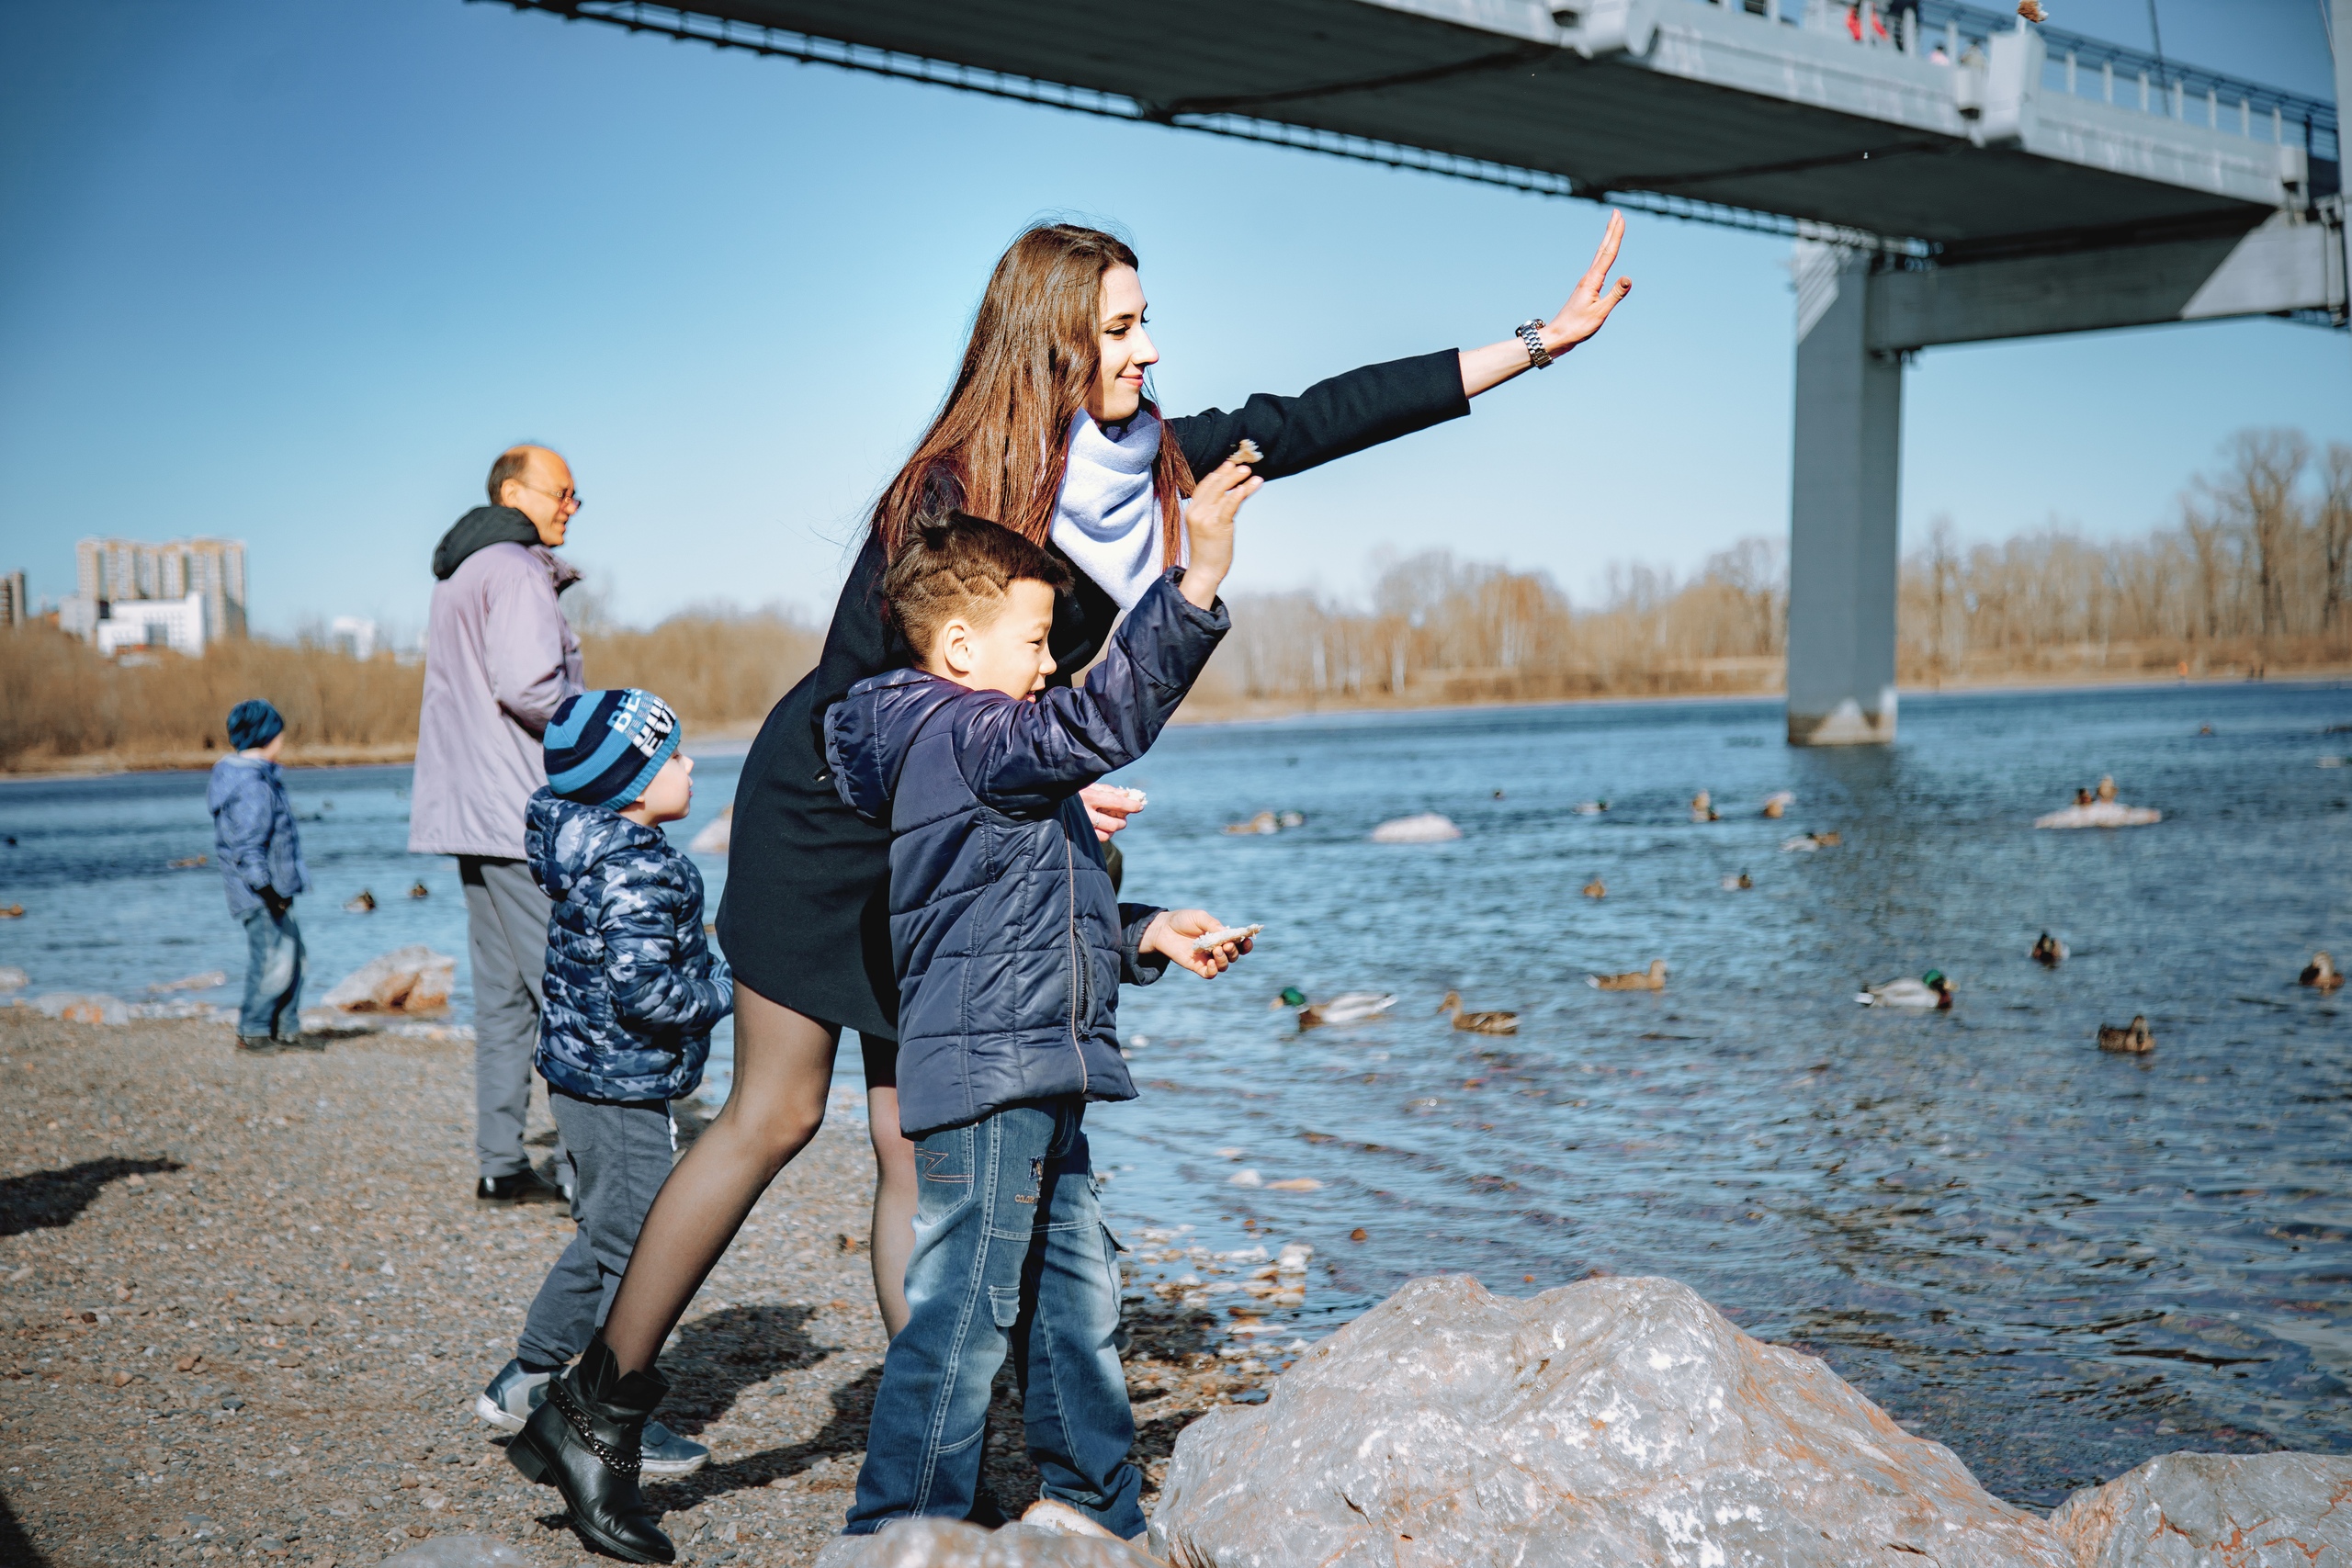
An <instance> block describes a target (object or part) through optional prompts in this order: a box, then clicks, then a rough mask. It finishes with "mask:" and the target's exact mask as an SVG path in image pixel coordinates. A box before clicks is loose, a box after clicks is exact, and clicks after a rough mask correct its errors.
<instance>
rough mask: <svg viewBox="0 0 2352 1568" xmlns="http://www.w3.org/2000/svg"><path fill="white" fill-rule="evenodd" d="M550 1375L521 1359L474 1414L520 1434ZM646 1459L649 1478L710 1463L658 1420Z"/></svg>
mask: <svg viewBox="0 0 2352 1568" xmlns="http://www.w3.org/2000/svg"><path fill="white" fill-rule="evenodd" d="M550 1375H551V1374H549V1373H547V1372H532V1371H524V1370H523V1363H522V1362H521V1360H519V1359H517V1360H513V1361H509V1362H507V1363H506V1364H505V1365H504V1366H503V1367H501V1368H500V1369H499V1370H498V1375H497V1376H496V1377H494V1378H492V1379H491V1380H490V1386H489V1387H488V1388H486V1389H483V1390H482V1391H481V1393H479V1394H477V1395H476V1396H475V1397H474V1414H475V1415H477V1416H481V1418H482V1419H483V1420H485V1421H487V1422H489V1423H490V1424H491V1425H492V1426H493V1427H499V1428H500V1429H501V1430H503V1431H508V1432H519V1431H521V1430H522V1429H523V1427H524V1426H525V1424H526V1423H527V1422H528V1421H529V1420H530V1419H531V1412H533V1411H534V1410H537V1408H538V1407H539V1406H540V1405H541V1404H543V1403H545V1402H546V1400H547V1396H548V1378H549V1376H550ZM644 1459H645V1473H646V1474H648V1475H692V1474H693V1473H694V1472H695V1471H697V1470H700V1469H701V1468H702V1467H703V1466H704V1465H706V1464H707V1463H709V1462H710V1450H708V1449H707V1448H705V1447H703V1445H702V1444H700V1443H697V1442H695V1441H693V1440H692V1439H691V1438H682V1437H680V1436H678V1434H677V1433H675V1432H673V1431H672V1430H670V1428H669V1427H664V1426H663V1425H662V1423H661V1422H659V1421H648V1422H647V1423H646V1424H645V1438H644Z"/></svg>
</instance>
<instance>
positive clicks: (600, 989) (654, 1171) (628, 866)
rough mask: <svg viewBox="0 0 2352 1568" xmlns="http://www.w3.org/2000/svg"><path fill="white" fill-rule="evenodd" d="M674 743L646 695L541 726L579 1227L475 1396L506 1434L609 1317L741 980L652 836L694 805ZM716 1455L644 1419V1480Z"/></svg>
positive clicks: (543, 1047)
mask: <svg viewBox="0 0 2352 1568" xmlns="http://www.w3.org/2000/svg"><path fill="white" fill-rule="evenodd" d="M678 741H679V732H678V724H677V719H676V717H675V716H673V714H672V713H671V711H670V709H669V707H668V705H666V704H664V703H663V702H662V699H661V698H659V697H657V696H655V695H653V694H651V693H650V692H640V691H634V690H622V691H601V692H587V693H583V694H581V695H579V696H576V697H571V698H569V699H567V700H566V701H565V702H564V703H563V705H561V706H560V707H558V708H557V709H556V711H555V718H554V720H553V722H552V723H550V724H549V725H548V729H547V735H546V739H545V749H546V761H547V773H548V786H547V787H546V788H543V789H541V790H539V791H538V792H537V794H535V795H532V796H531V798H530V801H529V803H528V805H527V806H526V807H525V809H524V848H525V852H526V857H527V860H528V863H529V865H530V868H531V874H532V877H533V878H534V879H535V880H536V881H537V883H538V885H539V887H540V889H541V890H542V891H544V892H545V893H546V894H547V896H548V897H549V898H551V899H553V900H554V901H555V912H554V915H553V918H552V919H550V921H549V922H548V933H547V981H546V1001H545V1005H544V1006H543V1007H542V1008H541V1009H540V1011H539V1045H538V1054H537V1058H536V1061H537V1067H538V1069H539V1075H540V1076H541V1077H544V1078H546V1079H547V1081H548V1108H549V1109H550V1110H551V1111H553V1112H554V1113H555V1120H556V1125H557V1126H558V1127H559V1128H560V1130H561V1132H562V1134H563V1149H564V1154H565V1156H566V1157H567V1158H568V1159H569V1160H570V1162H571V1168H572V1178H573V1179H572V1184H571V1214H572V1218H573V1220H574V1221H575V1222H577V1223H578V1225H579V1227H580V1228H579V1230H578V1231H577V1233H576V1234H574V1235H573V1236H572V1239H571V1245H570V1246H569V1247H565V1248H564V1251H563V1256H562V1257H561V1258H558V1259H557V1260H556V1265H555V1267H554V1269H551V1270H550V1271H549V1272H548V1278H547V1281H546V1283H544V1284H542V1285H541V1286H540V1287H539V1293H538V1296H537V1299H535V1300H534V1301H533V1302H532V1303H531V1310H530V1314H529V1316H528V1318H527V1319H526V1321H525V1324H524V1327H523V1337H522V1342H521V1344H520V1345H519V1346H518V1347H517V1352H516V1355H515V1359H514V1360H513V1361H511V1362H509V1363H508V1364H507V1366H506V1367H505V1368H504V1369H503V1371H500V1373H499V1374H498V1376H497V1377H496V1378H495V1379H493V1380H492V1382H491V1385H490V1387H489V1388H488V1389H487V1390H485V1391H484V1392H483V1393H482V1396H481V1399H480V1400H479V1401H478V1402H477V1405H476V1408H477V1410H478V1413H479V1414H480V1415H481V1416H482V1417H483V1418H484V1419H485V1420H488V1421H490V1422H491V1423H492V1425H494V1426H499V1427H505V1428H506V1429H508V1430H510V1431H519V1430H521V1429H523V1428H524V1427H525V1426H526V1423H527V1422H528V1420H529V1418H530V1416H532V1414H533V1413H534V1412H535V1411H536V1410H537V1408H538V1406H539V1404H540V1403H541V1401H542V1400H543V1399H544V1398H545V1397H546V1389H547V1384H548V1379H549V1378H550V1377H551V1376H552V1375H553V1374H555V1373H556V1372H557V1371H560V1369H562V1368H563V1367H564V1366H566V1365H568V1364H569V1363H570V1362H571V1359H573V1358H574V1357H576V1356H578V1355H580V1354H581V1353H582V1351H584V1350H585V1349H586V1348H588V1345H589V1342H590V1340H591V1339H592V1338H593V1337H594V1334H595V1331H596V1329H597V1328H598V1327H599V1326H601V1325H602V1324H603V1323H604V1320H605V1313H606V1312H607V1311H608V1310H609V1309H610V1308H611V1306H612V1302H613V1294H614V1292H616V1290H618V1289H619V1287H620V1281H621V1276H622V1274H623V1273H624V1272H625V1271H626V1270H627V1269H628V1259H629V1254H630V1253H631V1251H633V1250H634V1249H635V1247H636V1246H637V1236H638V1232H639V1230H640V1229H642V1228H643V1226H644V1224H645V1215H646V1212H647V1211H648V1210H649V1209H650V1208H651V1207H652V1206H653V1199H654V1195H655V1194H656V1193H658V1192H660V1191H661V1190H662V1182H663V1181H664V1180H665V1179H668V1177H669V1174H670V1164H671V1159H672V1156H673V1155H674V1154H675V1153H676V1149H677V1140H676V1132H675V1127H674V1124H673V1122H671V1119H670V1107H669V1101H671V1100H675V1099H677V1098H678V1097H679V1096H681V1095H684V1094H690V1093H692V1092H693V1091H694V1089H695V1087H696V1086H697V1085H699V1084H700V1083H701V1082H702V1072H703V1064H704V1062H705V1060H706V1059H707V1057H708V1055H710V1032H711V1029H712V1027H713V1026H714V1025H716V1024H717V1023H718V1021H719V1020H720V1019H722V1018H725V1017H726V1016H727V1015H728V1013H729V1011H731V1010H733V1008H734V977H733V976H732V975H731V974H730V973H729V970H728V967H727V963H726V960H724V959H722V958H720V957H718V955H717V954H716V953H712V952H711V951H710V948H709V945H708V944H707V942H705V941H704V939H703V889H702V874H701V873H700V872H699V871H697V870H696V869H695V863H693V862H692V861H690V860H688V859H687V858H686V857H685V856H684V855H683V854H681V853H679V852H677V851H676V850H675V849H673V848H672V847H671V845H670V841H669V840H667V839H666V838H664V837H663V836H662V829H661V827H660V824H662V823H663V822H674V821H676V820H678V819H679V818H683V817H684V816H685V815H686V812H687V810H688V809H689V808H690V807H692V805H693V802H694V783H693V778H692V774H693V772H694V761H693V760H692V759H691V758H688V757H686V756H684V755H683V754H680V753H679V751H678ZM709 1452H710V1451H709V1450H707V1449H706V1448H704V1447H703V1446H702V1445H700V1444H699V1443H692V1442H688V1441H687V1440H686V1439H685V1438H681V1437H678V1436H677V1435H676V1434H674V1433H672V1432H669V1431H668V1430H667V1429H666V1428H663V1427H662V1426H661V1425H660V1424H659V1423H649V1424H648V1425H647V1427H646V1430H645V1439H644V1460H645V1469H646V1472H648V1473H650V1474H655V1475H662V1474H681V1473H684V1472H688V1471H692V1470H695V1469H699V1468H700V1467H701V1465H702V1463H703V1461H705V1460H707V1458H709Z"/></svg>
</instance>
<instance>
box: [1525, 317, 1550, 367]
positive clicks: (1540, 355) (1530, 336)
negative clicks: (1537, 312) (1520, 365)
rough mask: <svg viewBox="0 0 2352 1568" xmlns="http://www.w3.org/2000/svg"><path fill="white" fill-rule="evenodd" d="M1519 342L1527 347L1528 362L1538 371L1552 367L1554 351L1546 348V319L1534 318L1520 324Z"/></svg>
mask: <svg viewBox="0 0 2352 1568" xmlns="http://www.w3.org/2000/svg"><path fill="white" fill-rule="evenodd" d="M1519 341H1520V342H1521V343H1523V344H1526V345H1527V362H1528V363H1529V364H1530V365H1532V366H1534V367H1535V368H1537V369H1538V370H1544V369H1547V368H1549V367H1550V366H1551V364H1552V351H1551V350H1550V349H1548V348H1545V347H1544V318H1543V317H1541V316H1536V317H1533V318H1532V319H1530V320H1528V321H1521V322H1520V323H1519Z"/></svg>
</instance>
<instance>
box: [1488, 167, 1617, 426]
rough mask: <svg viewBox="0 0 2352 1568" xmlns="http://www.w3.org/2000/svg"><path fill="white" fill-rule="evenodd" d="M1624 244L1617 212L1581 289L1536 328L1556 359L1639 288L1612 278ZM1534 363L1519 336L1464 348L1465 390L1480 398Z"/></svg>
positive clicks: (1596, 329) (1596, 328) (1594, 330)
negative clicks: (1557, 311) (1483, 393)
mask: <svg viewBox="0 0 2352 1568" xmlns="http://www.w3.org/2000/svg"><path fill="white" fill-rule="evenodd" d="M1623 243H1625V215H1624V214H1623V213H1622V212H1612V213H1611V214H1610V215H1609V228H1608V231H1606V232H1605V233H1603V234H1602V235H1601V236H1600V249H1599V250H1598V251H1595V252H1594V253H1593V255H1592V265H1590V266H1589V267H1588V268H1586V269H1585V275H1584V276H1583V277H1581V278H1580V279H1578V280H1577V287H1576V291H1575V292H1574V293H1572V294H1570V295H1569V296H1568V302H1567V303H1566V304H1565V305H1563V306H1561V307H1560V313H1559V314H1558V315H1556V316H1554V317H1553V318H1552V319H1551V320H1550V321H1545V322H1544V323H1543V324H1542V325H1541V326H1539V327H1538V328H1536V335H1537V336H1538V337H1540V338H1542V339H1543V340H1544V353H1546V354H1549V355H1552V357H1554V358H1555V359H1556V358H1558V357H1559V356H1560V355H1564V354H1566V353H1567V352H1568V350H1570V349H1572V348H1574V347H1576V345H1577V344H1580V343H1582V342H1583V341H1584V340H1585V339H1587V338H1589V337H1590V336H1591V335H1592V334H1593V333H1597V332H1599V331H1600V328H1601V325H1602V323H1603V322H1605V321H1608V320H1609V312H1610V311H1611V310H1615V309H1616V308H1617V307H1618V306H1619V305H1620V304H1622V303H1623V302H1624V299H1625V296H1626V295H1628V294H1631V293H1632V292H1633V291H1634V280H1633V279H1632V278H1630V277H1621V278H1619V279H1618V280H1617V281H1616V282H1614V283H1611V282H1610V281H1609V269H1610V268H1611V267H1612V266H1615V265H1617V248H1618V246H1620V245H1622V244H1623ZM1532 368H1533V367H1532V365H1531V364H1530V362H1529V358H1528V353H1527V344H1525V343H1524V342H1523V341H1521V339H1520V338H1518V337H1516V336H1513V337H1507V338H1505V339H1503V341H1502V342H1500V343H1490V344H1487V346H1486V347H1484V348H1465V349H1464V350H1463V351H1462V395H1463V396H1464V397H1465V398H1475V397H1476V396H1477V395H1478V394H1479V393H1481V392H1483V391H1486V390H1487V389H1489V388H1491V387H1499V386H1501V385H1502V384H1503V383H1504V382H1505V381H1508V380H1510V378H1512V377H1514V376H1520V375H1524V374H1525V373H1526V372H1527V371H1528V370H1530V369H1532Z"/></svg>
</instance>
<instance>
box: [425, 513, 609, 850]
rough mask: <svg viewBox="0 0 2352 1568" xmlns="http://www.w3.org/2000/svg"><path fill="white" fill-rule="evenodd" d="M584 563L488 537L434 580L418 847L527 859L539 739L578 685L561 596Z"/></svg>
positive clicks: (543, 777)
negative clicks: (526, 830) (528, 808)
mask: <svg viewBox="0 0 2352 1568" xmlns="http://www.w3.org/2000/svg"><path fill="white" fill-rule="evenodd" d="M579 578H580V572H579V570H578V569H577V568H575V567H573V566H572V565H571V563H570V562H569V561H566V560H565V559H564V558H562V557H560V556H559V555H557V554H556V553H555V552H554V551H552V550H549V549H548V548H547V547H545V546H543V545H528V546H526V545H518V544H513V543H499V544H493V545H485V546H483V547H481V549H478V550H476V551H474V552H473V554H471V555H469V556H468V557H466V558H465V559H464V560H463V561H462V562H460V563H459V564H458V569H457V570H455V571H453V572H451V573H450V574H449V576H448V577H447V579H445V580H443V581H440V582H437V583H435V584H434V587H433V611H432V617H431V620H430V621H429V623H428V625H427V628H426V631H425V638H424V710H423V712H422V713H420V714H419V715H418V717H417V733H416V783H415V784H414V786H413V790H412V792H411V794H410V797H409V812H408V847H409V851H410V852H411V853H413V854H437V855H492V856H497V857H501V858H504V859H508V860H520V859H522V858H523V807H524V804H525V802H526V801H528V800H529V799H530V798H531V792H532V791H534V790H536V789H537V788H538V787H539V786H540V785H541V784H545V783H547V782H548V780H547V772H546V768H545V765H544V764H543V763H542V762H541V761H540V757H539V737H540V736H541V735H542V734H544V733H545V732H546V730H547V727H548V720H549V719H550V718H552V717H553V716H555V710H556V707H557V705H559V704H560V703H561V702H562V701H563V699H564V698H566V697H568V696H571V695H573V694H576V693H578V692H579V691H581V690H582V687H581V684H580V639H579V638H577V637H574V636H572V635H571V624H570V623H569V622H567V621H566V620H565V619H564V618H563V612H562V610H560V608H558V607H557V604H556V595H557V594H558V593H559V592H561V591H562V590H563V589H565V588H568V587H570V586H571V584H572V583H573V582H576V581H579Z"/></svg>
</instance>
